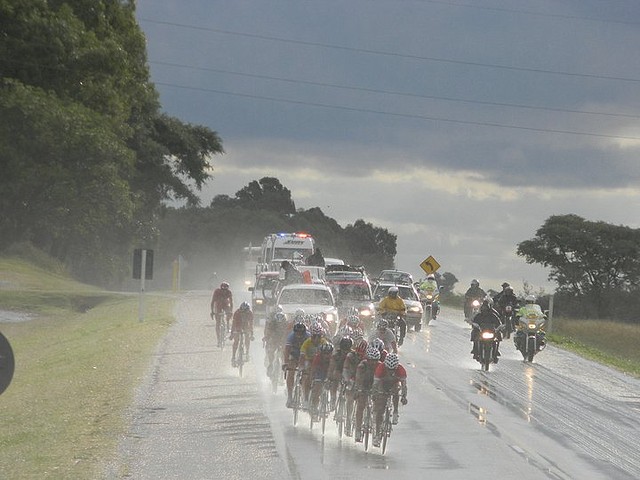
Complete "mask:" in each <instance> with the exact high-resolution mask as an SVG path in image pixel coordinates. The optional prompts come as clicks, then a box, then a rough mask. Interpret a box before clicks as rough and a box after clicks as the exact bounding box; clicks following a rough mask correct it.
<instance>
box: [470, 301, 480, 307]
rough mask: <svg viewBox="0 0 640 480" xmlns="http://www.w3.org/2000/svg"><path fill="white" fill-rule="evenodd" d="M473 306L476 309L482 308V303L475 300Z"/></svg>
mask: <svg viewBox="0 0 640 480" xmlns="http://www.w3.org/2000/svg"><path fill="white" fill-rule="evenodd" d="M471 305H473V306H474V307H479V306H480V302H479V301H478V300H474V301H473V302H472V303H471Z"/></svg>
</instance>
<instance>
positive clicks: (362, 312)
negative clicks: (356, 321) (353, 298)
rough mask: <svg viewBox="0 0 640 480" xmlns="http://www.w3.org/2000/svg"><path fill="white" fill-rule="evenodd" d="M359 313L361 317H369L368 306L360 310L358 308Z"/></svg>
mask: <svg viewBox="0 0 640 480" xmlns="http://www.w3.org/2000/svg"><path fill="white" fill-rule="evenodd" d="M359 314H360V316H362V317H370V316H371V315H372V312H371V310H369V309H368V308H363V309H362V310H360V312H359Z"/></svg>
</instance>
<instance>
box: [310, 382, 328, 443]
mask: <svg viewBox="0 0 640 480" xmlns="http://www.w3.org/2000/svg"><path fill="white" fill-rule="evenodd" d="M314 382H318V383H322V386H321V387H320V388H321V389H322V390H321V392H320V398H319V399H318V407H317V417H318V419H319V421H320V424H321V425H322V434H323V435H324V432H325V427H326V424H327V417H328V416H329V389H328V388H327V386H326V385H325V382H324V380H314ZM314 416H315V414H314V412H311V411H310V412H309V418H310V422H309V428H310V429H312V428H313V422H314Z"/></svg>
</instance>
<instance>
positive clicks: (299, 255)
mask: <svg viewBox="0 0 640 480" xmlns="http://www.w3.org/2000/svg"><path fill="white" fill-rule="evenodd" d="M309 255H311V250H310V249H307V248H276V249H275V250H274V251H273V258H277V259H280V260H293V261H296V262H297V261H299V260H302V259H303V258H306V257H308V256H309Z"/></svg>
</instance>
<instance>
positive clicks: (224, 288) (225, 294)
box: [211, 282, 233, 346]
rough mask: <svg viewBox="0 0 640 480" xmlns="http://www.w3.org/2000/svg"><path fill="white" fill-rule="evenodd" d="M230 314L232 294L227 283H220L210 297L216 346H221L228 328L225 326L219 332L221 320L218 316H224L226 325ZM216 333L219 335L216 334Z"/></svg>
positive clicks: (231, 310)
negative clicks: (214, 322) (214, 324)
mask: <svg viewBox="0 0 640 480" xmlns="http://www.w3.org/2000/svg"><path fill="white" fill-rule="evenodd" d="M231 312H233V294H232V293H231V289H230V288H229V283H228V282H222V283H221V284H220V286H219V287H218V288H216V289H215V290H214V291H213V295H212V296H211V318H214V319H215V321H216V335H217V336H218V339H217V340H218V346H219V345H220V344H221V342H222V338H223V335H226V334H227V332H226V330H227V329H228V328H229V325H228V324H227V325H225V327H224V330H221V327H220V320H222V315H220V314H221V313H224V314H225V316H226V320H227V323H228V321H229V317H230V316H231ZM218 332H220V333H219V334H218Z"/></svg>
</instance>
